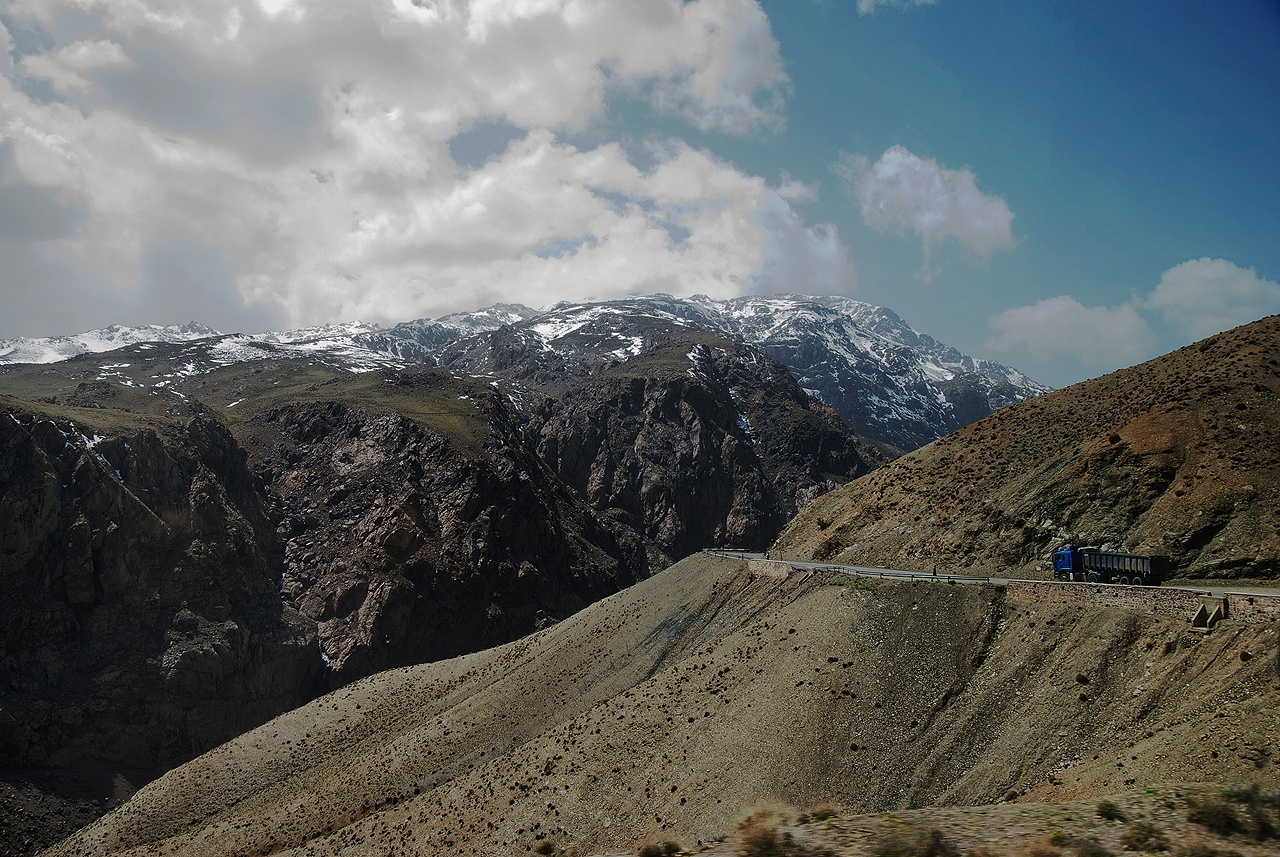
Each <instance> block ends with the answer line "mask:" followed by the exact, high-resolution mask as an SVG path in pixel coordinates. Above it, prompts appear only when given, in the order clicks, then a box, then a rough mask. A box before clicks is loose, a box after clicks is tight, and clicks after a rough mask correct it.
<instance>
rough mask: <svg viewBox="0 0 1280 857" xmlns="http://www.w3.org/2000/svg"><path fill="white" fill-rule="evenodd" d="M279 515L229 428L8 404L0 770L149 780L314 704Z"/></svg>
mask: <svg viewBox="0 0 1280 857" xmlns="http://www.w3.org/2000/svg"><path fill="white" fill-rule="evenodd" d="M277 514H278V512H277V510H276V509H275V508H274V506H273V504H272V501H271V499H270V498H269V496H268V495H267V494H266V493H265V492H264V491H263V490H262V486H261V483H260V481H259V480H258V479H256V478H255V477H254V476H253V474H252V473H250V471H249V469H248V467H247V464H246V460H245V455H244V453H243V451H242V450H241V449H240V448H239V447H238V446H237V444H236V442H235V441H234V439H233V438H232V437H231V435H230V433H228V432H227V430H226V428H225V427H223V426H222V425H221V423H218V422H216V421H213V420H209V419H206V418H195V419H193V420H191V421H190V422H188V423H186V424H174V423H161V422H148V421H142V420H129V419H123V418H121V415H120V414H118V413H113V414H106V415H104V414H102V413H100V412H95V411H84V410H79V409H72V408H59V407H52V406H48V407H33V406H30V405H28V404H24V403H20V402H17V401H14V400H10V399H2V400H0V567H2V568H3V570H4V573H3V574H2V575H0V628H3V636H2V637H0V768H5V769H14V768H44V767H64V766H67V765H72V764H74V763H77V762H84V761H87V760H88V761H93V762H94V763H95V764H98V765H100V766H106V767H107V768H110V767H111V766H113V765H117V766H121V767H123V768H129V769H135V770H136V769H141V773H140V774H132V775H131V779H135V780H136V779H137V777H138V776H141V777H142V778H143V779H145V778H146V771H147V770H152V771H157V772H158V771H159V770H163V769H165V768H167V767H170V766H172V765H175V764H178V763H180V762H183V761H185V760H187V759H189V758H191V757H193V756H196V755H198V754H200V753H202V752H204V751H205V750H207V749H209V748H210V747H213V746H216V745H217V744H219V743H221V742H223V741H225V740H227V739H228V738H231V737H233V736H235V735H237V734H239V733H241V732H243V731H244V730H245V729H248V728H251V727H253V726H255V725H257V724H259V723H261V722H263V721H264V720H267V719H269V718H271V717H273V716H275V715H276V714H279V713H280V712H282V711H286V710H288V709H290V708H292V707H294V706H295V705H298V704H299V703H301V702H305V701H306V700H308V699H310V698H312V697H313V696H315V695H316V693H318V692H319V691H320V690H321V676H322V663H321V661H320V658H319V653H318V649H317V644H316V630H315V623H314V622H313V621H311V620H310V619H307V618H306V617H304V616H301V615H299V614H298V613H297V612H295V611H293V610H292V609H289V608H287V607H283V606H282V605H281V602H280V598H279V596H278V594H277V587H278V586H279V582H280V575H281V560H282V557H283V545H282V543H281V541H280V538H279V536H278V535H277V534H276V516H277ZM6 779H8V778H7V777H6ZM109 779H110V777H108V780H109Z"/></svg>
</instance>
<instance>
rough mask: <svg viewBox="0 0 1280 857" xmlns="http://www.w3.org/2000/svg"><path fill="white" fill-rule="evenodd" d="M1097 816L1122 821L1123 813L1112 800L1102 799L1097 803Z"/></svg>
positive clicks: (1123, 818)
mask: <svg viewBox="0 0 1280 857" xmlns="http://www.w3.org/2000/svg"><path fill="white" fill-rule="evenodd" d="M1098 817H1099V818H1105V819H1106V820H1107V821H1124V820H1125V814H1124V811H1123V810H1121V809H1120V807H1118V806H1116V804H1115V803H1114V802H1113V801H1109V800H1104V801H1103V802H1102V803H1100V804H1098Z"/></svg>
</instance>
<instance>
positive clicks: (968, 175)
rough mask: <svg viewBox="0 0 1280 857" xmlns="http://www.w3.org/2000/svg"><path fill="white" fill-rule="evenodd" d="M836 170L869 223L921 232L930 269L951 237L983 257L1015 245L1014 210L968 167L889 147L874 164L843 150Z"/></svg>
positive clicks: (879, 227)
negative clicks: (983, 185) (936, 252)
mask: <svg viewBox="0 0 1280 857" xmlns="http://www.w3.org/2000/svg"><path fill="white" fill-rule="evenodd" d="M832 170H833V171H834V172H835V173H836V175H838V176H839V177H840V178H841V180H842V181H843V182H844V183H845V185H846V187H849V188H850V189H851V190H852V191H853V192H854V194H855V195H856V197H857V199H858V200H859V202H860V204H861V207H862V219H863V221H864V222H865V223H866V224H867V225H868V226H870V227H872V228H873V229H876V230H877V231H880V232H886V231H891V230H892V231H896V232H897V233H898V234H900V235H905V234H906V232H907V231H908V230H910V231H912V232H915V233H917V234H918V235H920V237H921V239H922V240H923V245H924V256H925V266H926V267H925V272H926V273H927V272H928V263H929V260H930V258H931V254H932V252H933V250H934V249H935V248H936V247H937V246H938V245H939V244H940V243H941V242H942V241H943V240H945V239H946V238H947V237H951V238H954V239H955V240H956V241H958V242H960V244H962V245H963V246H965V247H967V248H968V249H970V250H971V251H973V252H974V253H975V254H977V256H979V257H980V258H983V259H985V258H987V257H988V256H990V255H991V254H992V253H993V252H995V251H996V250H1012V249H1013V248H1014V247H1015V242H1014V240H1013V229H1012V224H1013V212H1011V211H1010V210H1009V206H1008V205H1007V204H1005V201H1004V200H1003V199H1001V198H1000V197H996V196H987V195H986V194H984V193H982V192H981V191H979V190H978V185H977V179H976V178H975V177H974V174H973V173H972V172H971V171H970V170H967V169H966V170H949V169H946V168H945V167H942V166H939V164H938V162H937V161H936V160H934V159H933V158H930V159H928V160H925V159H923V158H921V157H919V156H918V155H915V154H912V153H911V152H910V151H908V150H907V149H906V148H904V147H902V146H894V147H893V148H891V149H889V150H887V151H886V152H885V153H884V154H883V155H881V156H880V159H879V160H877V161H876V162H875V163H874V164H871V163H869V162H868V159H867V158H865V157H860V156H857V155H850V154H848V153H846V152H842V153H841V157H840V159H839V160H838V161H837V162H836V163H835V164H833V165H832Z"/></svg>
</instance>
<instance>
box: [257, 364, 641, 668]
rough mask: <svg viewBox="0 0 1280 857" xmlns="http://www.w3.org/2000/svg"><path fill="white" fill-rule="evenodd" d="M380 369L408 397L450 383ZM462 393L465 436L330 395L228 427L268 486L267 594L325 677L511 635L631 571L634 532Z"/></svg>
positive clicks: (487, 400) (485, 403)
mask: <svg viewBox="0 0 1280 857" xmlns="http://www.w3.org/2000/svg"><path fill="white" fill-rule="evenodd" d="M388 380H389V381H391V382H392V383H393V384H394V385H396V387H397V388H398V391H401V392H404V393H406V394H408V395H413V393H414V391H417V392H418V393H424V392H425V391H427V390H439V389H440V388H446V389H452V387H451V385H452V383H453V382H452V380H451V379H450V378H449V377H448V376H447V375H445V374H444V373H441V372H416V373H399V374H395V375H393V376H389V378H388ZM333 392H335V394H336V395H339V396H340V395H341V394H342V390H341V388H335V390H334V391H333ZM453 392H458V391H453ZM473 401H474V402H475V405H476V407H477V408H478V410H479V413H480V414H481V415H482V419H483V420H484V423H485V426H486V429H485V430H484V431H482V432H480V433H479V443H478V444H477V445H475V446H471V445H470V443H469V440H470V438H467V437H458V436H455V437H449V436H447V435H446V434H445V433H444V432H443V430H442V429H441V428H440V427H438V426H437V427H432V426H431V425H430V424H428V423H427V422H426V421H415V420H412V419H409V418H408V417H406V416H404V415H402V414H400V413H395V412H390V413H388V412H378V411H377V410H373V409H371V408H368V407H364V406H356V405H348V404H343V403H341V402H338V401H333V400H325V401H316V402H311V403H306V404H303V403H297V404H290V405H286V406H283V407H279V408H274V409H272V410H270V411H267V412H265V413H262V414H259V415H257V416H255V417H253V418H252V419H250V420H248V421H247V422H245V423H243V424H241V425H240V426H238V427H237V428H236V432H237V433H238V434H239V435H240V436H241V437H242V438H243V439H244V440H245V443H246V446H247V447H248V449H249V450H251V451H252V453H253V461H254V466H255V467H256V468H257V469H258V470H259V472H261V473H263V474H264V475H265V476H266V477H267V478H268V479H269V480H270V482H271V485H272V487H273V488H274V489H275V490H276V491H278V492H279V494H280V496H281V498H282V502H283V506H284V509H285V515H284V522H283V524H282V528H281V532H282V533H283V535H284V537H285V539H286V542H287V548H286V560H285V572H284V576H283V585H282V588H281V591H282V593H283V595H284V597H285V599H286V601H287V603H289V604H290V605H293V606H295V607H296V608H297V609H298V611H299V612H301V613H302V614H303V615H304V616H306V617H308V618H309V619H311V620H314V621H315V622H317V623H318V629H319V636H320V648H321V651H322V652H323V653H324V657H325V661H326V664H327V670H328V681H329V684H330V685H331V686H335V687H336V686H339V685H342V684H345V683H347V682H349V681H351V680H353V679H355V678H359V677H362V676H365V675H369V674H370V673H373V672H377V671H379V670H383V669H387V668H389V667H393V666H402V665H405V664H412V663H420V662H423V661H429V660H437V659H440V658H445V657H451V656H453V655H457V654H462V653H464V652H470V651H475V650H477V649H482V648H486V647H488V646H492V645H497V644H499V643H503V642H506V641H509V640H512V639H515V638H516V637H519V636H522V635H524V634H528V633H531V632H533V631H535V630H537V629H538V628H540V627H543V626H545V625H547V624H550V623H552V622H554V621H556V620H558V619H561V618H563V617H565V616H568V615H570V614H571V613H574V612H576V611H577V610H580V609H582V608H583V607H585V606H586V605H587V604H589V603H591V602H593V601H596V600H598V599H600V598H603V597H604V596H606V595H609V594H612V593H613V592H616V591H618V590H619V589H621V588H623V587H625V586H628V585H630V584H631V583H634V582H635V581H636V580H638V579H640V578H642V577H644V576H646V575H647V566H646V560H645V552H644V549H643V547H642V546H641V543H640V539H639V537H638V535H637V534H636V533H634V532H632V531H630V530H629V529H627V528H626V527H623V526H621V525H619V524H617V523H615V522H613V521H611V520H609V519H607V518H605V517H603V516H600V515H598V514H596V512H595V511H594V510H592V509H591V508H590V507H588V506H587V505H586V504H585V503H582V502H581V501H579V500H577V499H576V498H575V497H574V496H573V495H572V494H571V493H570V492H569V491H568V490H566V488H565V486H564V485H563V484H562V483H560V482H559V480H558V479H557V478H556V477H555V475H554V474H553V473H551V472H550V471H549V470H548V469H547V468H546V466H545V465H544V464H543V463H542V461H541V460H540V459H539V458H538V456H537V455H536V453H535V452H534V450H533V449H532V447H531V445H530V444H529V443H528V442H527V441H526V439H525V435H524V433H523V432H522V430H521V420H520V419H519V415H518V414H517V413H515V412H514V411H513V410H512V409H511V408H510V406H509V404H508V403H507V402H505V401H504V400H503V399H502V398H501V397H500V396H499V395H497V394H496V393H494V392H492V391H490V392H488V393H481V394H478V396H477V397H476V399H475V400H473Z"/></svg>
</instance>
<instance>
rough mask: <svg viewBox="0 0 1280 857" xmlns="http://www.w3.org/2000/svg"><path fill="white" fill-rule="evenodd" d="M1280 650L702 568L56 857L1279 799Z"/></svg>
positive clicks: (644, 838) (238, 768) (309, 848)
mask: <svg viewBox="0 0 1280 857" xmlns="http://www.w3.org/2000/svg"><path fill="white" fill-rule="evenodd" d="M1275 653H1276V629H1275V628H1273V627H1268V626H1264V625H1245V624H1241V623H1239V622H1236V621H1234V620H1226V621H1224V622H1222V623H1220V624H1219V625H1218V626H1217V627H1216V628H1215V629H1214V631H1213V632H1212V633H1211V634H1209V635H1207V636H1200V635H1192V634H1188V633H1187V623H1186V622H1184V621H1181V620H1172V619H1161V618H1155V617H1152V616H1148V615H1146V614H1143V613H1138V612H1132V611H1126V610H1120V609H1111V608H1097V607H1083V606H1076V605H1067V604H1055V605H1024V604H1020V603H1014V602H1013V601H1012V600H1011V599H1010V598H1009V597H1007V595H1006V592H1005V590H1004V589H1003V588H1001V587H996V586H991V585H986V584H984V585H945V584H928V583H918V584H912V583H900V582H887V581H886V582H879V581H867V580H859V579H853V578H847V577H844V576H840V575H834V574H827V573H822V574H817V573H795V574H792V575H791V576H790V577H789V578H786V579H783V580H775V579H771V578H767V577H766V578H756V577H752V576H751V575H750V574H749V573H748V572H747V570H746V569H745V568H744V567H743V564H741V563H738V562H736V561H733V560H725V559H715V558H711V557H706V556H694V557H691V558H689V559H687V560H685V561H683V562H681V563H679V564H677V565H675V566H673V567H671V568H670V569H668V570H666V571H664V572H662V573H660V574H658V575H655V576H654V577H652V578H650V579H648V580H645V581H642V582H641V583H639V584H637V585H635V586H633V587H631V588H629V589H627V590H624V591H623V592H620V593H618V594H616V595H613V596H611V597H609V598H607V599H604V600H603V601H600V602H597V603H596V604H594V605H592V606H590V607H588V608H586V609H585V610H583V611H581V612H580V613H578V614H576V615H575V616H573V617H571V618H569V619H566V620H564V621H563V622H561V623H559V624H557V625H555V626H553V627H551V628H548V629H546V630H544V631H541V632H539V633H538V634H535V635H533V636H531V637H527V638H525V639H522V640H519V641H517V642H514V643H510V644H508V645H505V646H502V647H499V648H495V649H489V650H486V651H484V652H479V653H476V654H472V655H466V656H463V657H460V658H456V659H454V660H450V661H443V662H438V663H434V664H425V665H421V666H415V667H408V668H404V669H400V670H393V671H389V672H385V673H380V674H378V675H375V676H370V677H369V678H366V679H363V680H360V681H358V682H355V683H353V684H351V685H348V686H346V687H343V688H341V689H339V690H336V691H334V692H333V693H330V694H329V695H327V696H325V697H322V698H321V699H318V700H316V701H315V702H313V703H310V704H309V705H307V706H304V707H302V708H299V709H296V710H294V711H292V712H289V713H288V714H285V715H283V716H281V717H279V718H277V719H275V720H273V721H272V722H270V723H268V724H266V725H264V726H262V727H260V728H258V729H256V730H254V731H252V732H249V733H247V734H245V735H242V736H241V737H239V738H237V739H235V740H233V741H231V742H229V743H227V744H225V745H223V746H222V747H219V748H217V749H216V750H213V751H211V752H210V753H207V754H205V755H204V756H202V757H200V758H198V759H196V760H193V761H192V762H190V763H188V764H186V765H184V766H182V767H181V768H178V769H176V770H173V771H170V772H169V773H168V774H165V775H164V776H163V777H161V778H160V779H158V780H156V781H155V782H153V783H151V784H150V785H148V786H147V787H145V788H144V789H142V790H141V791H139V792H138V793H137V794H136V795H135V796H134V797H133V799H132V800H131V801H129V802H128V803H127V804H125V805H124V806H122V807H120V808H119V809H117V810H115V811H113V812H112V813H110V814H109V815H107V816H105V817H103V818H102V819H100V820H99V821H98V822H96V823H95V824H93V825H91V826H90V827H87V828H85V829H84V830H83V831H81V832H80V833H78V834H77V835H75V836H74V837H72V838H71V839H69V840H67V841H66V842H64V843H62V844H61V845H59V846H57V847H55V848H53V849H51V850H50V851H49V852H47V853H48V854H50V855H73V854H74V855H82V854H124V853H127V854H136V855H142V854H156V853H165V854H207V855H214V854H217V855H222V854H271V853H278V854H293V855H303V854H306V855H337V854H344V855H357V854H360V855H364V854H486V855H509V854H516V853H519V854H523V853H527V852H529V851H531V850H532V849H534V848H536V847H540V846H541V845H542V844H543V843H544V842H546V841H547V840H550V842H551V844H552V845H553V846H555V847H557V848H563V847H566V846H567V845H569V844H570V843H572V844H575V845H576V846H577V847H578V849H579V853H583V854H586V853H592V852H601V851H611V852H621V853H634V852H635V850H636V849H637V848H638V847H639V846H640V845H643V844H645V843H649V842H658V841H664V840H668V839H670V840H677V841H679V842H681V843H683V844H686V845H689V846H695V845H696V843H698V842H699V841H701V842H704V843H710V842H711V841H712V840H713V839H715V838H717V837H720V836H725V835H729V834H731V833H732V832H733V830H734V825H735V822H736V820H738V819H740V818H742V817H743V815H744V814H746V813H747V812H748V811H749V810H750V809H751V808H752V807H755V806H759V805H761V804H762V803H770V802H780V803H783V804H788V805H791V806H797V807H807V806H811V805H813V804H814V803H816V802H819V801H828V800H829V801H835V802H838V803H840V804H842V805H844V806H845V807H848V808H849V809H850V810H852V811H864V812H865V811H880V810H890V809H906V808H911V807H924V806H932V805H950V804H975V803H991V802H996V801H999V800H1001V799H1002V798H1004V797H1006V796H1007V795H1009V794H1010V793H1011V792H1012V793H1013V794H1014V795H1015V796H1016V795H1021V794H1024V793H1025V794H1026V796H1027V798H1028V799H1036V798H1047V799H1050V800H1053V799H1058V800H1061V799H1068V798H1087V797H1090V796H1098V795H1106V794H1112V793H1115V792H1117V791H1123V790H1125V789H1127V788H1132V789H1143V788H1146V787H1149V786H1150V787H1154V786H1155V785H1156V784H1158V783H1163V782H1179V781H1182V782H1186V781H1217V782H1233V781H1259V782H1262V783H1263V784H1266V785H1268V786H1274V785H1275V784H1276V783H1277V781H1278V778H1277V766H1276V763H1277V760H1276V759H1275V758H1274V753H1275V750H1274V748H1275V747H1276V746H1280V720H1277V718H1276V717H1275V712H1276V710H1277V707H1278V704H1280V682H1277V675H1276V663H1275V656H1276V655H1275Z"/></svg>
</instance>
